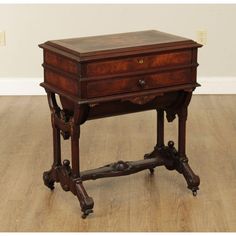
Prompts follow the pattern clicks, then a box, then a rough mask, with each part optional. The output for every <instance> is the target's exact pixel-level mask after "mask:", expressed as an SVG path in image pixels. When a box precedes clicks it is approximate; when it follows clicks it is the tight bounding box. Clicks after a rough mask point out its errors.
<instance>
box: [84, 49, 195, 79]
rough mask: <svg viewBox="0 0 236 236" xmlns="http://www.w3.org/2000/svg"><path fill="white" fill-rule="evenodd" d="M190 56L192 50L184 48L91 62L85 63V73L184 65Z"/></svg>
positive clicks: (99, 73)
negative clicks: (169, 51) (176, 50)
mask: <svg viewBox="0 0 236 236" xmlns="http://www.w3.org/2000/svg"><path fill="white" fill-rule="evenodd" d="M191 58H192V51H191V50H184V51H178V52H171V53H162V54H160V53H159V54H154V55H148V56H138V57H129V58H125V59H124V58H123V59H116V60H106V61H101V62H91V63H88V64H87V72H86V74H87V76H88V77H96V76H103V75H111V74H119V73H126V72H134V71H140V70H146V69H154V68H159V67H160V68H161V67H167V66H177V65H186V64H190V63H191Z"/></svg>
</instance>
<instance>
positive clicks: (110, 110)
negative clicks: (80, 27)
mask: <svg viewBox="0 0 236 236" xmlns="http://www.w3.org/2000/svg"><path fill="white" fill-rule="evenodd" d="M39 46H40V47H41V48H43V52H44V63H43V67H44V82H43V83H41V86H43V87H44V88H45V90H46V92H47V97H48V103H49V107H50V111H51V121H52V129H53V157H54V159H53V165H52V168H51V169H50V170H49V171H46V172H44V174H43V180H44V183H45V185H46V186H48V187H49V188H50V189H53V188H54V183H55V182H60V184H61V186H62V188H63V189H64V190H65V191H71V192H72V193H73V194H74V195H76V196H77V197H78V199H79V202H80V205H81V210H82V212H83V215H82V217H83V218H85V217H86V216H87V215H88V214H90V213H91V212H92V209H93V206H94V202H93V199H92V198H91V197H89V196H88V194H87V192H86V190H85V189H84V186H83V181H86V180H91V179H93V180H94V179H98V178H104V177H114V176H122V175H129V174H133V173H136V172H139V171H142V170H145V169H149V170H150V172H151V174H153V171H154V168H155V167H157V166H162V165H164V166H165V167H166V168H167V169H168V170H177V171H178V172H179V173H181V174H183V176H184V178H185V179H186V181H187V185H188V188H189V189H191V190H192V192H193V195H194V196H195V195H196V194H197V190H198V186H199V184H200V179H199V177H198V176H197V175H195V174H194V173H193V171H192V170H191V168H190V167H189V164H188V158H187V156H186V152H185V143H186V142H185V141H186V137H185V136H186V120H187V108H188V105H189V102H190V100H191V96H192V91H193V90H194V89H195V88H196V87H197V86H199V84H198V83H197V82H196V69H197V66H198V63H197V49H198V48H199V47H201V45H200V44H198V43H196V42H194V41H192V40H190V39H186V38H182V37H179V36H175V35H171V34H166V33H163V32H159V31H154V30H149V31H141V32H132V33H123V34H114V35H104V36H94V37H84V38H74V39H64V40H54V41H48V42H46V43H44V44H41V45H39ZM56 94H58V95H59V98H60V101H61V104H62V106H61V107H59V105H58V103H57V101H56ZM151 109H154V110H156V111H157V143H156V146H155V148H154V150H153V151H152V152H151V153H149V154H146V155H145V156H144V159H143V160H140V161H126V162H124V161H118V162H115V163H112V164H109V165H105V166H103V167H100V168H97V169H93V170H86V171H81V170H80V164H79V158H80V157H79V137H80V126H81V125H82V124H83V123H84V122H85V121H87V120H91V119H96V118H103V117H108V116H115V115H121V114H127V113H132V112H140V111H146V110H151ZM164 112H166V117H167V120H168V122H172V121H173V120H174V119H175V117H176V115H177V116H178V150H176V149H175V147H174V142H173V141H169V142H168V144H167V146H166V145H165V144H164ZM144 125H145V124H144ZM60 135H62V136H63V138H64V139H65V140H67V139H69V138H70V139H71V162H72V166H70V161H69V160H64V161H63V162H62V161H61V139H60Z"/></svg>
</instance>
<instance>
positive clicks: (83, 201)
mask: <svg viewBox="0 0 236 236" xmlns="http://www.w3.org/2000/svg"><path fill="white" fill-rule="evenodd" d="M75 188H76V194H77V197H78V199H79V202H80V206H81V211H82V212H83V214H82V218H83V219H85V218H86V217H87V216H88V215H89V214H90V213H93V206H94V201H93V199H92V198H91V197H89V196H88V194H87V192H86V190H85V189H84V186H83V183H82V181H81V180H77V181H76V183H75Z"/></svg>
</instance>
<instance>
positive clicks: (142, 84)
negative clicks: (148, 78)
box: [138, 79, 146, 88]
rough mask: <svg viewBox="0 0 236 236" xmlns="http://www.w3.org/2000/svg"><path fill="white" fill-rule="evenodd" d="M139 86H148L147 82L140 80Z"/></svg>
mask: <svg viewBox="0 0 236 236" xmlns="http://www.w3.org/2000/svg"><path fill="white" fill-rule="evenodd" d="M138 84H139V86H140V87H141V88H144V87H145V85H146V82H145V80H143V79H140V80H139V81H138Z"/></svg>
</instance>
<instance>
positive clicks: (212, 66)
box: [0, 4, 236, 94]
mask: <svg viewBox="0 0 236 236" xmlns="http://www.w3.org/2000/svg"><path fill="white" fill-rule="evenodd" d="M235 22H236V4H235V5H222V4H218V5H207V4H203V5H194V4H189V5H183V4H176V5H175V4H173V5H170V4H167V5H163V4H154V5H151V4H147V5H145V4H128V5H126V4H123V5H116V4H111V5H102V4H99V5H96V4H88V5H84V4H75V5H72V4H52V5H49V4H32V5H29V4H28V5H16V4H14V5H4V4H2V5H1V4H0V31H1V30H5V31H6V46H5V47H0V94H4V91H3V90H4V89H5V90H6V86H11V85H10V84H9V82H11V81H12V82H13V81H14V84H15V85H17V84H18V85H17V86H20V85H21V84H23V83H25V81H27V80H30V81H31V83H32V84H35V83H36V84H37V83H38V82H39V81H40V80H42V76H43V70H42V67H41V64H42V50H41V49H39V48H38V46H37V45H38V44H39V43H42V42H45V41H47V40H50V39H61V38H70V37H80V36H89V35H99V34H110V33H120V32H128V31H138V30H147V29H157V30H160V31H165V32H169V33H173V34H177V35H180V36H184V37H189V38H192V39H194V40H196V31H197V30H201V29H205V30H207V32H208V35H207V36H208V39H207V45H205V46H204V47H203V48H201V49H199V60H198V61H199V63H200V66H199V70H198V75H199V77H200V80H202V81H204V83H208V86H209V83H211V89H213V90H212V91H214V89H215V90H217V89H218V90H220V91H221V92H222V91H223V90H224V89H225V90H227V89H228V92H229V90H230V91H231V92H236V89H235V87H236V86H234V85H236V65H235V61H236V60H235V58H236V46H235V43H236V30H235ZM1 82H2V83H1ZM4 83H5V85H4ZM28 85H29V86H31V85H30V84H28ZM4 86H5V87H4ZM214 86H215V87H214ZM219 86H220V87H219ZM224 86H225V88H224ZM1 88H2V89H1ZM19 89H20V88H19ZM39 89H40V88H39ZM203 89H204V88H203ZM234 90H235V91H234ZM42 92H43V91H42ZM223 92H224V91H223ZM226 92H227V91H226ZM32 93H33V92H32Z"/></svg>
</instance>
